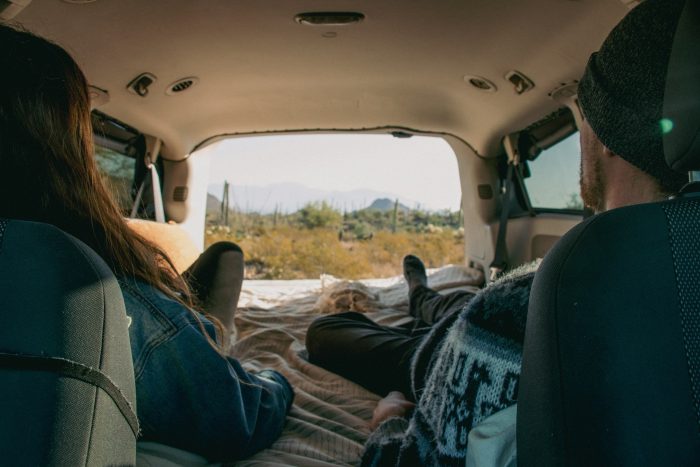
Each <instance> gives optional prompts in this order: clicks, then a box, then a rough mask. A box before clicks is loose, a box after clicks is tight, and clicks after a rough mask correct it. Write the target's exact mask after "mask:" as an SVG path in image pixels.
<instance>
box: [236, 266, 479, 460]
mask: <svg viewBox="0 0 700 467" xmlns="http://www.w3.org/2000/svg"><path fill="white" fill-rule="evenodd" d="M428 273H429V284H430V286H431V287H433V288H435V289H437V290H447V289H449V288H453V287H460V288H465V287H466V286H472V287H473V286H476V285H479V284H481V283H482V282H483V275H482V274H481V273H480V272H479V271H475V270H472V269H468V268H464V267H459V266H446V267H443V268H440V269H435V270H429V271H428ZM338 282H339V281H338V280H337V279H335V278H333V277H330V276H324V277H322V278H321V279H320V280H312V281H247V282H246V283H244V289H243V292H242V294H241V301H240V303H239V309H238V311H237V316H236V329H237V336H236V337H235V343H234V345H233V346H232V348H231V354H232V355H233V356H234V357H236V358H238V359H239V360H240V361H241V362H243V366H244V367H246V368H248V369H251V370H258V369H262V368H274V369H275V370H278V371H279V372H281V373H282V374H284V375H285V376H286V377H287V378H288V379H289V381H290V382H291V384H292V386H294V390H295V393H296V396H295V400H294V406H293V407H292V410H291V412H290V414H289V416H288V418H287V424H286V427H285V429H284V431H283V433H282V436H281V437H280V438H279V439H278V440H277V441H276V442H275V443H274V444H273V445H272V446H271V447H270V448H269V449H266V450H264V451H262V452H260V453H258V454H256V455H255V456H253V457H251V458H249V459H246V460H245V461H241V462H238V463H236V465H237V466H260V465H265V466H304V467H307V466H308V467H317V466H318V467H322V466H336V465H356V464H357V463H358V460H359V458H360V455H361V453H362V447H363V444H364V442H365V441H366V439H367V436H368V435H369V433H370V431H369V427H368V426H367V422H368V420H370V419H371V417H372V411H373V410H374V407H375V406H376V404H377V401H378V400H379V399H380V397H379V396H378V395H376V394H373V393H371V392H369V391H367V390H366V389H364V388H362V387H361V386H358V385H356V384H354V383H352V382H350V381H348V380H346V379H344V378H342V377H340V376H337V375H335V374H333V373H330V372H328V371H326V370H323V369H322V368H319V367H317V366H315V365H312V364H310V363H308V362H306V361H305V360H304V359H303V358H302V357H300V355H299V354H300V352H303V351H304V338H305V334H306V329H307V328H308V327H309V324H311V321H313V320H314V318H316V317H317V316H319V314H320V312H321V311H320V310H319V307H321V306H325V305H324V300H323V299H322V300H319V296H320V295H321V294H322V293H323V292H324V291H325V292H328V291H329V288H332V289H333V290H336V291H337V290H340V289H342V288H343V287H344V285H342V284H341V285H340V286H339V285H338ZM360 282H361V284H362V285H364V286H366V289H365V288H363V287H362V286H360V288H361V289H362V290H367V291H369V292H370V294H371V295H372V300H371V302H370V303H371V304H372V307H373V308H376V310H375V311H369V312H368V313H367V316H368V317H370V318H372V319H373V320H375V321H377V322H379V323H381V324H386V325H397V324H401V323H403V322H406V321H409V320H410V318H409V317H408V315H407V314H406V312H407V305H408V300H407V287H406V284H405V282H404V280H403V278H400V277H395V278H390V279H378V280H366V281H360ZM326 295H328V294H326Z"/></svg>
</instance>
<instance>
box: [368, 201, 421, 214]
mask: <svg viewBox="0 0 700 467" xmlns="http://www.w3.org/2000/svg"><path fill="white" fill-rule="evenodd" d="M395 204H396V199H393V200H392V199H389V198H378V199H375V200H374V201H372V204H370V205H369V206H368V207H367V209H373V210H375V211H393V210H394V205H395ZM410 210H411V208H409V207H408V206H406V205H405V204H401V202H399V211H403V212H408V211H410Z"/></svg>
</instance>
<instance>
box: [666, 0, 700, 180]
mask: <svg viewBox="0 0 700 467" xmlns="http://www.w3.org/2000/svg"><path fill="white" fill-rule="evenodd" d="M698 44H700V2H696V1H686V2H685V7H684V9H683V12H682V13H681V17H680V20H679V22H678V28H677V30H676V35H675V38H674V41H673V48H672V50H671V58H670V60H669V64H668V73H667V77H666V94H665V98H664V113H663V115H664V118H663V120H662V121H661V122H660V126H661V129H662V131H663V132H664V136H663V143H664V153H665V155H666V163H667V164H668V165H669V166H670V167H671V168H672V169H674V170H678V171H697V170H700V97H699V96H698V90H697V87H698V82H700V54H698Z"/></svg>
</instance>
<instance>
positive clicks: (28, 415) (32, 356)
mask: <svg viewBox="0 0 700 467" xmlns="http://www.w3.org/2000/svg"><path fill="white" fill-rule="evenodd" d="M0 310H1V312H0V414H1V415H0V430H1V433H0V459H1V460H0V463H2V464H3V465H13V466H22V465H61V466H68V465H70V466H74V465H75V466H77V465H100V466H102V465H133V464H134V463H135V450H136V436H137V433H138V421H137V419H136V414H135V397H136V396H135V394H136V391H135V386H134V374H133V366H132V360H131V350H130V345H129V335H128V324H127V316H126V313H125V310H124V302H123V299H122V294H121V291H120V289H119V286H118V284H117V281H116V279H115V277H114V276H113V274H112V273H111V272H110V270H109V268H108V267H107V265H106V264H105V263H104V261H102V259H101V258H100V257H99V256H98V255H97V254H95V253H94V252H93V251H92V250H91V249H90V248H88V247H87V246H86V245H85V244H83V243H82V242H80V241H78V240H76V239H75V238H73V237H71V236H70V235H67V234H66V233H64V232H62V231H60V230H59V229H57V228H55V227H53V226H50V225H46V224H39V223H33V222H23V221H12V220H3V219H0Z"/></svg>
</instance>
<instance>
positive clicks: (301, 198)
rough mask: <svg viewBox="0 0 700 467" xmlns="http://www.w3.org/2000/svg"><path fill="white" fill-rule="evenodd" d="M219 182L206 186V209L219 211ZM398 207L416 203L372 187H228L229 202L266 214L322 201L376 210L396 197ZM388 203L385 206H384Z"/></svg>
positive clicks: (344, 207)
mask: <svg viewBox="0 0 700 467" xmlns="http://www.w3.org/2000/svg"><path fill="white" fill-rule="evenodd" d="M223 189H224V186H223V184H215V185H209V189H208V190H207V191H208V192H209V196H208V197H207V211H212V210H219V209H220V206H221V198H222V196H223ZM397 198H398V199H399V203H400V209H405V210H408V209H409V208H408V207H407V206H416V205H417V203H416V202H414V201H412V200H407V199H403V198H401V197H398V196H396V195H394V194H392V193H386V192H380V191H374V190H352V191H326V190H318V189H315V188H309V187H307V186H304V185H301V184H298V183H276V184H272V185H268V186H230V187H229V205H230V207H231V209H233V208H236V209H238V210H241V211H247V212H260V213H263V214H269V213H272V212H274V211H275V208H277V209H279V210H280V211H281V212H286V213H291V212H294V211H297V210H299V209H300V208H302V207H304V205H306V204H308V203H311V202H320V201H326V202H327V203H329V204H330V205H331V206H333V207H334V208H336V209H338V210H340V211H348V212H350V211H357V210H360V209H364V208H367V207H369V208H373V209H380V210H390V209H394V203H395V202H396V199H397ZM388 205H390V207H389V208H386V206H388Z"/></svg>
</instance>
